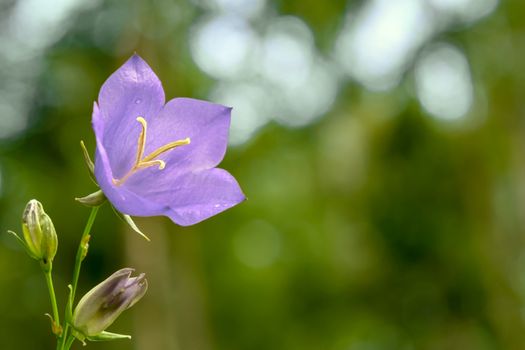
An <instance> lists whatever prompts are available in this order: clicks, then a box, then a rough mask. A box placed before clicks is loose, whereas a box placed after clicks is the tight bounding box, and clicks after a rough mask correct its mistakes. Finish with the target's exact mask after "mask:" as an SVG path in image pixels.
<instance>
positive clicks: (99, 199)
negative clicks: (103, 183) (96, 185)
mask: <svg viewBox="0 0 525 350" xmlns="http://www.w3.org/2000/svg"><path fill="white" fill-rule="evenodd" d="M75 200H76V201H77V202H79V203H82V204H84V205H85V206H88V207H98V206H101V205H102V204H104V202H106V196H105V195H104V192H102V190H98V191H96V192H93V193H91V194H88V195H87V196H85V197H81V198H75Z"/></svg>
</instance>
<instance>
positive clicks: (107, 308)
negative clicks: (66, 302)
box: [71, 268, 148, 341]
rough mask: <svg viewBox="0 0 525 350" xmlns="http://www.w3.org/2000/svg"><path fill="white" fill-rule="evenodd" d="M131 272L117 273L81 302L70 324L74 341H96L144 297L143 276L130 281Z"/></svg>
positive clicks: (123, 270)
mask: <svg viewBox="0 0 525 350" xmlns="http://www.w3.org/2000/svg"><path fill="white" fill-rule="evenodd" d="M132 272H133V269H130V268H124V269H121V270H118V271H117V272H115V273H114V274H113V275H111V276H109V277H108V278H107V279H106V280H105V281H103V282H101V283H100V284H98V285H97V286H95V287H94V288H93V289H91V290H90V291H89V292H88V293H87V294H86V295H84V296H83V297H82V299H80V301H79V302H78V305H77V307H76V308H75V311H74V312H73V318H72V320H71V324H72V326H73V328H74V329H75V333H76V336H77V338H79V339H80V340H82V341H83V340H84V339H85V338H87V339H97V336H99V335H103V334H104V333H105V332H104V331H105V329H106V328H108V327H109V326H110V325H111V324H112V323H113V322H114V321H115V320H116V319H117V317H119V316H120V314H121V313H122V312H123V311H124V310H126V309H129V308H130V307H132V306H133V305H134V304H135V303H136V302H137V301H139V300H140V299H141V298H142V297H143V296H144V294H145V293H146V290H147V289H148V282H147V280H146V278H145V275H144V274H140V275H139V276H137V277H131V273H132ZM109 334H112V333H109ZM123 337H124V336H123Z"/></svg>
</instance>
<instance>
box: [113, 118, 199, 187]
mask: <svg viewBox="0 0 525 350" xmlns="http://www.w3.org/2000/svg"><path fill="white" fill-rule="evenodd" d="M137 121H138V122H139V123H140V125H141V126H142V130H141V132H140V135H139V138H138V141H137V158H136V160H135V164H134V165H133V167H132V168H131V170H130V171H128V172H127V173H126V175H124V176H123V177H122V178H120V179H118V180H116V179H113V184H115V185H116V186H120V185H122V184H123V183H124V182H125V181H126V180H127V179H128V178H129V177H130V176H131V175H133V174H134V173H135V172H136V171H137V170H139V169H144V168H149V167H150V166H158V167H159V170H162V169H164V168H165V167H166V162H165V161H163V160H160V159H156V158H157V157H158V156H160V155H161V154H163V153H166V152H167V151H169V150H172V149H174V148H176V147H179V146H184V145H189V144H190V138H189V137H187V138H185V139H183V140H178V141H173V142H170V143H168V144H166V145H164V146H161V147H159V148H157V149H156V150H154V151H153V152H151V153H150V154H148V155H147V156H145V157H144V150H145V149H146V134H147V132H148V122H147V121H146V119H144V118H143V117H137Z"/></svg>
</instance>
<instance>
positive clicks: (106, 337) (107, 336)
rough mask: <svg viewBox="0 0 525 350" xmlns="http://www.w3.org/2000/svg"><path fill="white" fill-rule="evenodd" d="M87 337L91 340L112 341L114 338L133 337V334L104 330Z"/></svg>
mask: <svg viewBox="0 0 525 350" xmlns="http://www.w3.org/2000/svg"><path fill="white" fill-rule="evenodd" d="M86 339H87V340H89V341H112V340H119V339H131V335H126V334H118V333H111V332H106V331H104V332H102V333H100V334H97V335H95V336H90V337H86Z"/></svg>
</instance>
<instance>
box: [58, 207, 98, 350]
mask: <svg viewBox="0 0 525 350" xmlns="http://www.w3.org/2000/svg"><path fill="white" fill-rule="evenodd" d="M98 208H99V207H92V208H91V213H90V214H89V218H88V221H87V223H86V227H85V228H84V232H83V233H82V236H81V237H80V243H79V245H78V250H77V255H76V258H75V267H74V269H73V280H72V281H71V293H70V297H69V301H68V303H67V307H66V312H65V317H64V319H65V320H64V332H63V334H62V338H61V340H62V341H61V342H60V347H57V349H59V350H65V349H69V347H70V346H71V344H72V343H73V341H71V344H70V345H69V346H67V344H68V343H69V339H70V337H71V335H69V334H68V332H69V328H70V327H69V323H68V320H70V319H71V316H72V313H73V312H72V309H73V303H74V301H75V293H76V291H77V285H78V278H79V276H80V268H81V266H82V261H83V260H84V259H85V258H86V255H87V253H88V249H89V239H90V237H91V236H90V232H91V228H92V227H93V223H94V222H95V219H96V217H97V213H98ZM74 339H75V338H74V337H73V340H74Z"/></svg>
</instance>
